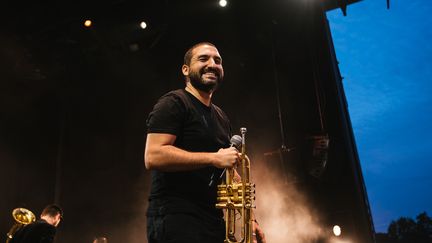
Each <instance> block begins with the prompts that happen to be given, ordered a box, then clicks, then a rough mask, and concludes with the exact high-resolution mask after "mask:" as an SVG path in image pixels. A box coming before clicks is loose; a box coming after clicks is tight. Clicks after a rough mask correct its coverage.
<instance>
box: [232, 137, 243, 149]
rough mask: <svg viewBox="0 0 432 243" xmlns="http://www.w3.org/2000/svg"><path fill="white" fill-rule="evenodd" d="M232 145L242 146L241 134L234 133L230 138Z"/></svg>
mask: <svg viewBox="0 0 432 243" xmlns="http://www.w3.org/2000/svg"><path fill="white" fill-rule="evenodd" d="M230 142H231V144H232V146H234V147H236V148H238V147H240V145H241V143H242V137H240V136H239V135H234V136H232V137H231V140H230Z"/></svg>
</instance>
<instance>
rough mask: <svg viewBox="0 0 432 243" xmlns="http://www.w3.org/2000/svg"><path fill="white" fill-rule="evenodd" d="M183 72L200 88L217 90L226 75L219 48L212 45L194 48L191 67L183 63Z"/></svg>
mask: <svg viewBox="0 0 432 243" xmlns="http://www.w3.org/2000/svg"><path fill="white" fill-rule="evenodd" d="M183 74H184V75H185V76H186V77H188V78H189V80H190V82H191V84H192V86H193V87H195V88H196V89H198V90H201V91H204V92H207V93H209V92H212V91H214V90H216V89H217V87H218V85H219V84H220V83H221V82H222V80H223V77H224V71H223V67H222V58H221V56H220V55H219V52H218V50H217V49H216V48H215V47H214V46H210V45H201V46H198V47H196V48H195V49H193V51H192V58H191V62H190V65H189V67H188V66H187V65H183Z"/></svg>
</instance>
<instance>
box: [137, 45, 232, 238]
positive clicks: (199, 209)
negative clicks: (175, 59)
mask: <svg viewBox="0 0 432 243" xmlns="http://www.w3.org/2000/svg"><path fill="white" fill-rule="evenodd" d="M182 73H183V75H184V77H185V84H186V87H185V89H180V90H175V91H171V92H169V93H167V94H165V95H164V96H162V97H161V98H160V99H159V100H158V102H157V104H156V105H155V106H154V108H153V111H152V112H151V113H150V114H149V116H148V119H147V127H148V130H147V141H146V147H145V165H146V168H147V169H150V170H152V186H151V192H150V197H149V208H148V211H147V234H148V241H149V243H160V242H189V243H193V242H196V243H199V242H208V243H213V242H214V243H222V242H224V239H225V223H224V220H223V213H222V210H220V209H216V207H215V204H216V197H217V184H218V183H219V182H217V183H210V181H211V180H212V177H217V178H218V177H219V176H215V175H220V174H221V173H222V170H223V169H224V168H231V167H233V166H235V165H236V163H237V161H238V152H237V150H236V149H235V148H233V147H229V143H230V137H231V135H232V134H231V126H230V123H229V120H228V118H227V116H226V115H225V113H224V112H223V111H222V110H221V109H220V108H219V107H217V106H216V105H214V104H213V103H212V102H211V99H212V95H213V93H214V91H215V90H216V89H217V88H218V86H219V85H220V83H221V82H222V80H223V77H224V70H223V67H222V58H221V56H220V54H219V51H218V50H217V48H216V47H215V46H214V45H213V44H211V43H208V42H203V43H198V44H196V45H194V46H192V47H191V48H190V49H189V50H188V51H187V52H186V54H185V56H184V64H183V66H182Z"/></svg>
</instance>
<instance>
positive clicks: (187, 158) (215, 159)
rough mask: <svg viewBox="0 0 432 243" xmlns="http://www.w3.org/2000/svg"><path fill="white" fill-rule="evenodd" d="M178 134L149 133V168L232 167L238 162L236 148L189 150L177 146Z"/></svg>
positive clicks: (170, 169)
mask: <svg viewBox="0 0 432 243" xmlns="http://www.w3.org/2000/svg"><path fill="white" fill-rule="evenodd" d="M175 140H176V136H175V135H173V134H167V133H149V134H147V141H146V147H145V152H144V161H145V166H146V168H147V169H155V170H160V171H185V170H192V169H198V168H202V167H206V166H215V167H217V168H231V167H233V166H234V165H235V164H236V163H237V159H238V158H239V157H238V152H237V150H236V149H235V148H233V147H231V148H226V149H219V151H218V152H214V153H212V152H188V151H185V150H183V149H180V148H177V147H175V146H174V145H173V144H174V142H175Z"/></svg>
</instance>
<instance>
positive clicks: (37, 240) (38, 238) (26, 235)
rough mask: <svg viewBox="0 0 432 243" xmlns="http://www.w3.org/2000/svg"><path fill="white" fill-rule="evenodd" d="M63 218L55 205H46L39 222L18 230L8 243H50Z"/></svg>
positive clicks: (59, 209) (61, 212) (60, 210)
mask: <svg viewBox="0 0 432 243" xmlns="http://www.w3.org/2000/svg"><path fill="white" fill-rule="evenodd" d="M62 218H63V211H62V209H61V208H60V207H59V206H57V205H54V204H52V205H48V206H46V207H45V208H44V210H43V211H42V213H41V216H40V220H37V221H35V222H33V223H31V224H28V225H26V226H24V227H23V228H21V229H20V230H18V231H17V232H16V233H15V234H14V236H13V238H12V240H11V241H10V243H52V242H54V236H55V234H56V227H57V226H58V225H59V223H60V221H61V220H62Z"/></svg>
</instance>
